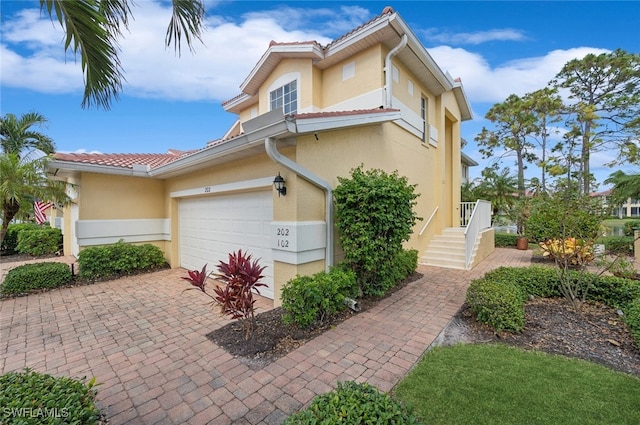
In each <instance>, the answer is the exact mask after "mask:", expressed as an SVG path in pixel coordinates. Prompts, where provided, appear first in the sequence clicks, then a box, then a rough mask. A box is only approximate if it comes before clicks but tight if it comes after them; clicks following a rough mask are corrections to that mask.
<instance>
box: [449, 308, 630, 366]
mask: <svg viewBox="0 0 640 425" xmlns="http://www.w3.org/2000/svg"><path fill="white" fill-rule="evenodd" d="M441 342H442V344H443V345H450V344H454V343H458V342H465V343H503V344H508V345H513V346H517V347H520V348H524V349H527V350H539V351H544V352H547V353H552V354H560V355H563V356H569V357H575V358H579V359H583V360H588V361H591V362H594V363H598V364H601V365H603V366H606V367H609V368H611V369H615V370H618V371H621V372H625V373H630V374H633V375H636V376H639V377H640V349H639V348H638V346H637V344H636V343H635V341H634V339H633V336H632V335H631V333H630V332H629V330H628V329H627V327H626V325H625V324H624V321H623V319H622V317H621V316H620V315H619V314H618V312H617V311H616V310H615V309H613V308H611V307H608V306H606V305H604V304H599V303H596V304H586V303H585V304H583V305H582V306H581V307H580V309H579V311H575V310H574V309H573V307H572V306H571V303H570V302H569V301H567V300H566V299H564V298H537V299H534V300H532V301H529V302H528V303H527V304H526V305H525V328H524V330H523V331H522V332H521V333H510V332H495V331H494V330H493V329H491V328H490V327H488V326H487V325H484V324H482V323H479V322H477V321H476V320H475V318H474V317H473V315H472V314H471V312H470V310H469V308H468V306H466V305H464V306H463V307H462V308H461V310H460V311H459V312H458V314H457V315H456V316H455V317H454V319H453V320H452V321H451V324H450V325H449V326H448V327H447V329H445V331H444V336H443V340H442V341H441Z"/></svg>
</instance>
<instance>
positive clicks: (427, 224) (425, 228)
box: [418, 207, 438, 236]
mask: <svg viewBox="0 0 640 425" xmlns="http://www.w3.org/2000/svg"><path fill="white" fill-rule="evenodd" d="M437 212H438V207H436V208H435V209H434V210H433V212H432V213H431V215H430V216H429V219H428V220H427V222H426V223H424V226H422V229H421V230H420V233H418V236H422V234H423V233H424V231H425V230H427V227H428V226H429V223H431V220H433V217H434V216H435V215H436V213H437Z"/></svg>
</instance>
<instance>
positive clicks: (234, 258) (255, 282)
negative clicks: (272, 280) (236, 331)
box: [182, 250, 267, 340]
mask: <svg viewBox="0 0 640 425" xmlns="http://www.w3.org/2000/svg"><path fill="white" fill-rule="evenodd" d="M265 268H266V267H265V266H260V265H259V262H258V260H252V257H251V255H248V254H247V253H246V252H244V253H243V252H242V250H238V252H232V253H230V254H229V261H228V262H226V263H225V262H224V261H220V263H219V264H218V266H217V269H218V273H215V274H213V277H214V278H215V279H216V280H217V281H218V282H219V283H220V284H221V285H216V286H215V287H214V288H213V292H214V294H210V293H208V292H207V290H206V284H207V278H208V277H209V273H208V272H207V265H206V264H205V265H204V266H203V267H202V270H200V271H198V270H190V271H189V272H188V277H183V278H182V279H184V280H186V281H187V282H189V283H190V284H191V285H193V288H188V289H196V290H199V291H201V292H202V293H204V294H205V295H207V296H208V297H209V298H211V300H212V301H211V302H212V304H216V305H218V306H219V307H220V313H221V314H222V315H224V316H229V317H230V318H231V319H234V320H239V321H240V322H241V323H242V324H243V327H244V330H245V340H248V339H249V338H250V337H251V332H252V331H253V325H254V321H255V320H254V319H255V302H256V300H255V298H254V297H253V294H254V293H255V294H258V295H260V290H259V289H258V288H260V287H262V286H267V285H266V284H264V283H262V282H260V280H261V279H262V278H263V277H264V276H263V274H262V273H263V272H264V269H265Z"/></svg>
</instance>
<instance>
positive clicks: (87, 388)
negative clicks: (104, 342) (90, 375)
mask: <svg viewBox="0 0 640 425" xmlns="http://www.w3.org/2000/svg"><path fill="white" fill-rule="evenodd" d="M94 387H95V378H94V379H92V380H91V381H89V382H88V383H86V384H85V383H83V382H81V381H80V380H77V379H72V378H68V377H64V376H60V377H53V376H51V375H47V374H43V373H39V372H35V371H32V370H30V369H25V370H24V371H22V372H8V373H5V374H4V375H1V376H0V406H1V407H2V408H0V423H2V424H6V425H10V424H16V425H17V424H20V425H36V424H38V425H39V424H82V425H92V424H98V423H99V420H100V411H99V410H98V408H97V407H96V405H95V396H96V390H95V388H94Z"/></svg>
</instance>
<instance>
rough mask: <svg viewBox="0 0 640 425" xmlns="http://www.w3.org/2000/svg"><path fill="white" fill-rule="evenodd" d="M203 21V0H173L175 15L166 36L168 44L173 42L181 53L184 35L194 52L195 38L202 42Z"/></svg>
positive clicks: (175, 48) (177, 51)
mask: <svg viewBox="0 0 640 425" xmlns="http://www.w3.org/2000/svg"><path fill="white" fill-rule="evenodd" d="M203 21H204V4H203V3H202V0H173V15H172V16H171V21H169V27H168V28H167V35H166V36H165V44H166V46H167V47H169V46H171V44H173V47H174V50H175V52H176V53H178V54H180V50H181V47H182V45H181V42H182V37H184V38H185V40H186V42H187V45H188V46H189V50H190V51H191V52H193V51H194V49H193V42H194V39H198V40H199V41H200V42H202V28H203V25H202V24H203Z"/></svg>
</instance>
